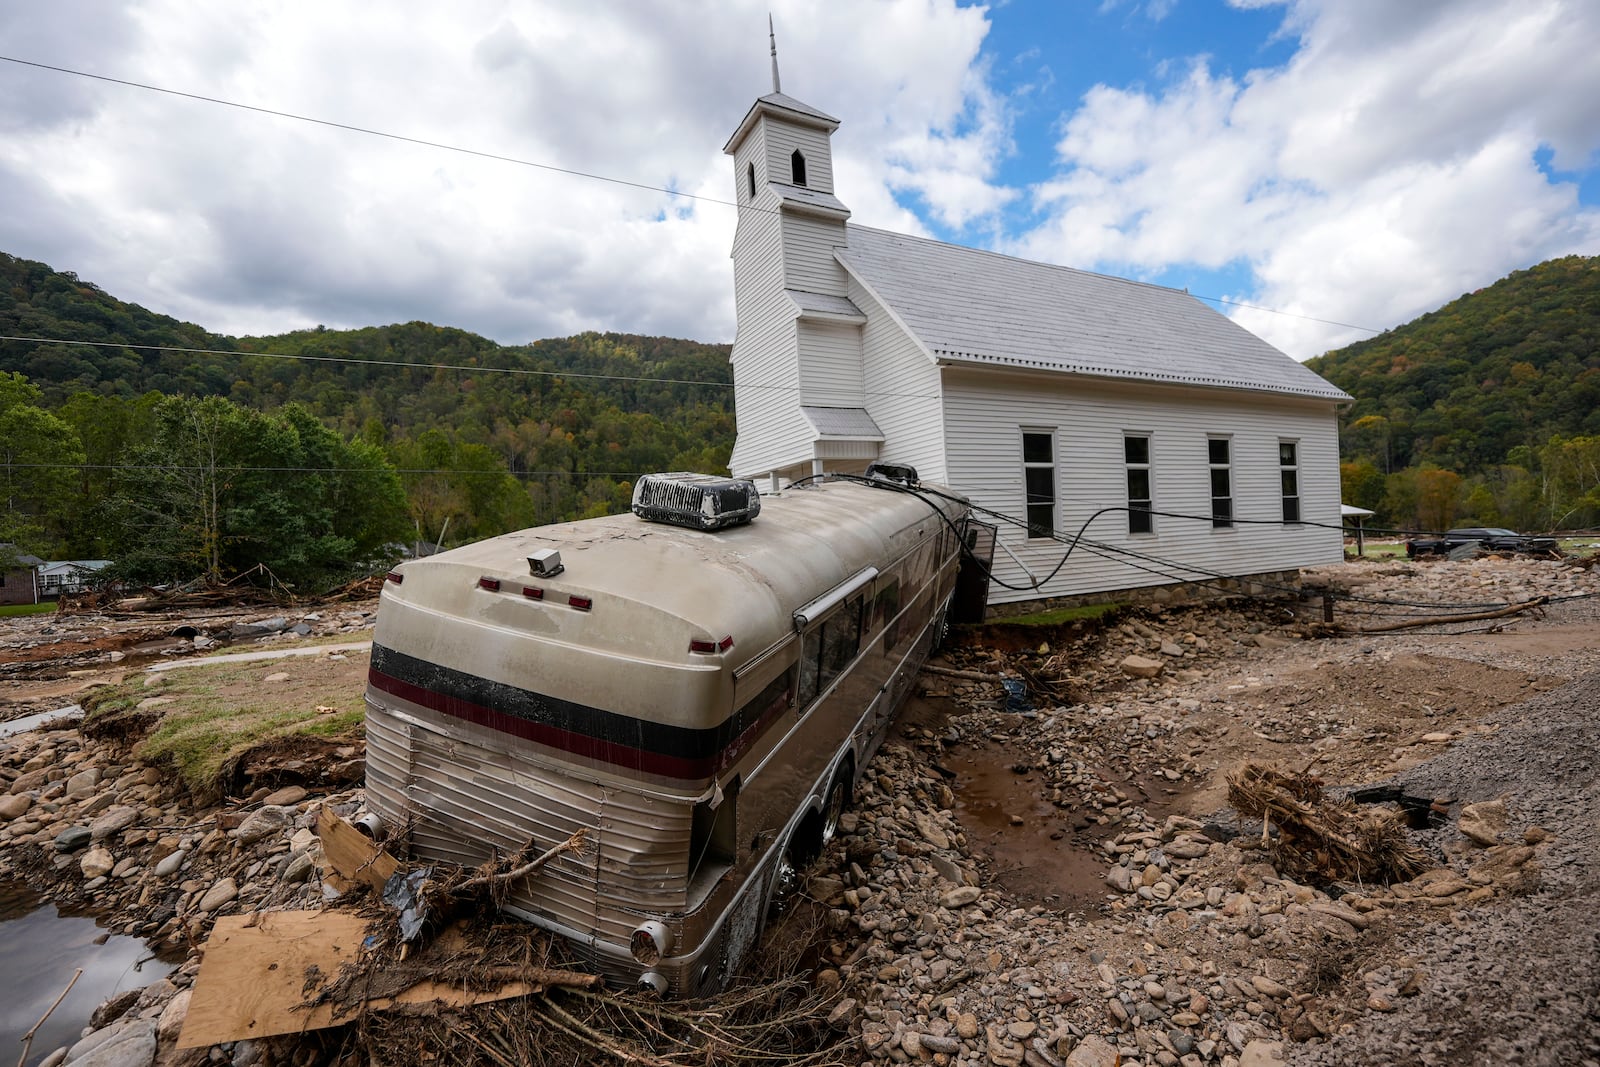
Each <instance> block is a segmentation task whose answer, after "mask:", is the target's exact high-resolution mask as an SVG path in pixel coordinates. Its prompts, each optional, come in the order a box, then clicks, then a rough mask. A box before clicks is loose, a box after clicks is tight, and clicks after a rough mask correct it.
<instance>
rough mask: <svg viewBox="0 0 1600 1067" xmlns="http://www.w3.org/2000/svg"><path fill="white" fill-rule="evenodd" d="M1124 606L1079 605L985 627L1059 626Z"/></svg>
mask: <svg viewBox="0 0 1600 1067" xmlns="http://www.w3.org/2000/svg"><path fill="white" fill-rule="evenodd" d="M1125 606H1126V605H1124V604H1080V605H1079V606H1077V607H1074V608H1056V609H1055V610H1054V611H1038V612H1034V613H1033V614H1032V615H1013V616H1008V617H1006V618H1003V619H990V620H989V621H988V622H987V623H985V624H984V625H986V626H1061V625H1064V624H1065V623H1069V622H1077V621H1078V620H1080V619H1098V618H1099V617H1100V616H1102V615H1109V614H1111V613H1112V612H1113V611H1116V610H1117V609H1119V608H1122V607H1125Z"/></svg>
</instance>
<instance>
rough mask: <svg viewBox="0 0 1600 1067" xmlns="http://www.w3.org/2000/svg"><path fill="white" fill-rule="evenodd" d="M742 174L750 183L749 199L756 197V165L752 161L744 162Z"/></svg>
mask: <svg viewBox="0 0 1600 1067" xmlns="http://www.w3.org/2000/svg"><path fill="white" fill-rule="evenodd" d="M744 174H745V179H746V180H747V181H748V182H749V184H750V199H751V200H754V199H755V198H756V165H755V164H754V163H747V164H745V168H744Z"/></svg>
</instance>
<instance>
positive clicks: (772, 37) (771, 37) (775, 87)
mask: <svg viewBox="0 0 1600 1067" xmlns="http://www.w3.org/2000/svg"><path fill="white" fill-rule="evenodd" d="M767 40H768V41H769V42H771V44H772V91H773V92H775V93H781V92H783V85H782V84H781V83H780V82H779V81H778V35H777V33H776V32H775V31H774V30H773V28H772V16H771V15H770V14H769V15H768V16H767Z"/></svg>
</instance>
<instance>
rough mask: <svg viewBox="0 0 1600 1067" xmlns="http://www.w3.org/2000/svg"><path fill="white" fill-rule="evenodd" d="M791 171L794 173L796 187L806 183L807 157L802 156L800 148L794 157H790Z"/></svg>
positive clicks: (796, 150)
mask: <svg viewBox="0 0 1600 1067" xmlns="http://www.w3.org/2000/svg"><path fill="white" fill-rule="evenodd" d="M789 169H790V170H791V171H793V172H794V183H795V184H796V185H804V184H805V183H806V157H805V156H803V155H801V154H800V150H799V149H798V148H797V149H795V150H794V155H792V156H790V157H789Z"/></svg>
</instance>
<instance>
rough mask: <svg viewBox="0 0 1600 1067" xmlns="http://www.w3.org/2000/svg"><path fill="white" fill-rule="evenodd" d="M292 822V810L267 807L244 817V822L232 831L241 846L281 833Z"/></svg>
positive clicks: (273, 806) (272, 806)
mask: <svg viewBox="0 0 1600 1067" xmlns="http://www.w3.org/2000/svg"><path fill="white" fill-rule="evenodd" d="M293 821H294V809H292V808H282V807H278V806H276V805H268V806H266V807H262V808H257V809H256V810H255V811H252V812H251V813H250V814H249V815H247V816H245V820H244V822H242V823H240V824H239V829H237V830H235V831H234V836H235V837H236V838H238V839H239V843H240V844H242V845H250V844H254V843H255V842H257V841H260V840H261V839H262V838H264V837H271V836H272V835H273V834H277V833H282V832H283V831H284V830H287V829H288V828H289V824H290V823H291V822H293Z"/></svg>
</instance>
